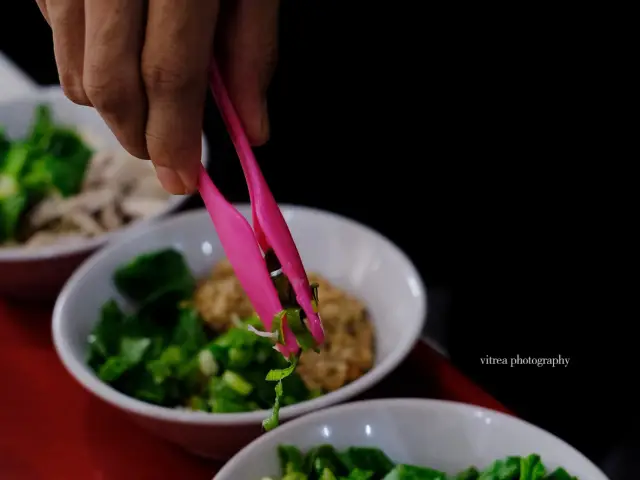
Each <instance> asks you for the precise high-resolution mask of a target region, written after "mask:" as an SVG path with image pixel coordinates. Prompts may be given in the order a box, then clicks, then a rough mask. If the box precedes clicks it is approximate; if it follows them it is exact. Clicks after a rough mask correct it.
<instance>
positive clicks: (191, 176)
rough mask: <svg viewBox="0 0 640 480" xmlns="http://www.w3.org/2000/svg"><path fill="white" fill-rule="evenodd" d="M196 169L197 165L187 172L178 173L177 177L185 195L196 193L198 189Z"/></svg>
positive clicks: (181, 170) (180, 171)
mask: <svg viewBox="0 0 640 480" xmlns="http://www.w3.org/2000/svg"><path fill="white" fill-rule="evenodd" d="M198 168H199V165H196V168H195V169H194V168H190V169H188V170H183V169H180V170H179V171H178V175H179V176H180V179H181V181H182V184H183V185H184V190H185V193H186V194H191V193H193V192H195V191H196V189H197V188H198Z"/></svg>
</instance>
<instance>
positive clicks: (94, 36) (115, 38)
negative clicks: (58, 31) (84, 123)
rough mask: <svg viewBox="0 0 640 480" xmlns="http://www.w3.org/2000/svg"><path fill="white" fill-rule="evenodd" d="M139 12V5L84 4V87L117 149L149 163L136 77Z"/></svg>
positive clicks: (137, 1)
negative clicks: (112, 134)
mask: <svg viewBox="0 0 640 480" xmlns="http://www.w3.org/2000/svg"><path fill="white" fill-rule="evenodd" d="M144 9H145V5H144V0H85V23H86V34H85V55H84V59H85V60H84V71H83V86H84V91H85V92H86V94H87V97H88V98H89V100H90V101H91V103H92V104H93V106H94V107H95V108H96V109H97V110H98V112H100V115H101V116H102V118H103V119H104V120H105V122H107V124H108V125H109V127H110V128H111V130H112V131H113V133H114V134H115V136H116V137H117V138H118V140H119V141H120V143H121V144H122V146H123V147H124V148H125V149H126V150H127V151H128V152H129V153H131V154H132V155H134V156H136V157H138V158H147V159H148V158H149V154H148V153H147V146H146V145H147V143H146V139H145V136H144V131H145V124H146V119H147V99H146V96H145V92H144V88H143V84H142V75H141V73H140V55H141V53H142V43H143V39H144V20H145V19H144V13H145V12H144Z"/></svg>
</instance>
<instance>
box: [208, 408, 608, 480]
mask: <svg viewBox="0 0 640 480" xmlns="http://www.w3.org/2000/svg"><path fill="white" fill-rule="evenodd" d="M368 408H378V409H385V410H387V409H389V410H391V409H394V410H402V409H408V408H416V409H423V410H427V409H440V410H441V411H442V413H443V414H449V413H450V414H451V415H452V416H457V415H466V414H468V413H470V412H473V413H474V415H479V416H485V417H486V416H492V417H494V418H497V419H498V420H499V421H504V422H511V423H515V424H518V425H520V426H521V427H522V428H523V429H528V430H529V432H530V433H535V434H539V435H542V436H545V437H547V439H548V440H549V441H553V442H555V443H557V444H561V445H563V446H564V447H565V448H567V449H568V450H570V451H572V452H573V454H574V455H576V457H577V458H580V460H581V461H582V462H583V463H584V464H585V468H586V467H587V466H588V468H589V469H590V470H592V471H593V473H594V476H593V477H592V478H589V480H608V478H607V476H606V475H605V474H604V473H603V472H602V470H600V468H599V467H598V466H597V465H596V464H595V463H593V462H592V461H591V460H590V459H589V458H587V457H586V456H585V455H584V454H583V453H582V452H580V451H579V450H578V449H576V448H575V447H574V446H572V445H571V444H569V443H567V442H565V441H564V440H562V439H561V438H560V437H558V436H556V435H554V434H553V433H551V432H549V431H548V430H545V429H544V428H541V427H539V426H537V425H534V424H533V423H530V422H528V421H526V420H524V419H522V418H519V417H517V416H515V415H510V414H508V413H503V412H499V411H497V410H493V409H491V408H486V407H481V406H478V405H474V404H471V403H464V402H458V401H454V400H441V399H434V398H381V399H375V400H360V401H357V402H349V403H345V404H342V405H335V406H332V407H330V408H326V409H323V410H319V411H316V412H312V413H310V414H309V415H305V416H303V417H300V418H296V419H295V420H292V421H290V422H287V423H286V424H284V425H282V426H280V427H278V428H277V429H275V430H273V431H270V432H267V433H265V434H263V435H261V436H260V437H258V438H256V439H255V440H253V441H252V442H251V443H249V444H248V445H246V446H245V447H243V448H242V450H240V451H239V452H238V453H236V454H235V455H234V456H233V457H231V459H229V461H228V462H227V463H225V464H224V466H223V467H222V468H221V469H220V471H218V472H217V473H216V474H215V476H214V478H213V480H218V479H219V480H223V479H225V478H231V474H233V471H234V469H236V468H237V466H238V465H240V464H241V463H243V462H246V461H249V460H250V459H251V457H252V455H253V453H254V450H255V449H256V448H258V447H260V446H263V445H264V444H269V443H271V442H272V441H273V440H274V439H275V438H277V437H279V436H282V437H283V438H285V437H287V435H288V433H289V432H291V431H292V430H296V429H299V428H304V427H311V426H313V425H316V424H318V423H320V422H322V421H325V420H328V419H330V418H331V417H333V416H334V415H336V414H339V413H343V412H354V413H355V412H356V411H359V410H362V409H368ZM273 454H274V455H276V452H275V450H274V452H273ZM543 460H544V459H543ZM585 480H587V479H585Z"/></svg>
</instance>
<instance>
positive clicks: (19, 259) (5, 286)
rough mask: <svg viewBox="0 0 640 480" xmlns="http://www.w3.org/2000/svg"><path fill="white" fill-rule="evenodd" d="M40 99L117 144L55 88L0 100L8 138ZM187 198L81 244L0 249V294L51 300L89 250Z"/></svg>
mask: <svg viewBox="0 0 640 480" xmlns="http://www.w3.org/2000/svg"><path fill="white" fill-rule="evenodd" d="M41 103H45V104H47V105H49V106H50V107H51V111H52V114H53V116H54V119H55V120H56V121H57V122H59V123H62V124H65V125H70V126H75V127H77V128H79V129H80V130H81V132H89V133H90V134H91V136H92V140H96V141H98V143H99V144H100V145H104V146H105V147H107V148H110V147H117V146H119V143H118V140H117V139H116V137H115V136H114V135H113V133H111V130H109V127H108V126H107V124H106V123H104V121H103V120H102V118H101V117H100V115H99V114H98V113H97V112H96V110H95V109H93V108H90V107H83V106H80V105H76V104H74V103H73V102H71V101H70V100H69V99H67V97H65V96H64V93H63V92H62V89H61V88H60V87H57V86H55V87H47V88H42V89H38V90H36V91H35V92H34V93H30V94H24V95H18V96H14V97H12V98H10V99H4V100H2V101H0V126H1V127H2V128H4V130H5V133H6V134H7V136H8V137H9V138H19V137H22V136H24V135H25V134H26V133H27V132H28V130H29V127H30V125H31V123H32V120H33V116H34V112H35V109H36V107H37V106H38V105H39V104H41ZM93 137H95V138H93ZM207 158H208V153H207V144H206V140H205V138H204V136H203V137H202V159H203V160H202V161H203V163H205V164H206V161H207ZM188 198H189V197H188V196H186V195H184V196H183V195H173V196H171V197H170V198H169V199H168V200H167V205H166V207H165V208H164V209H163V210H162V211H160V212H159V213H158V214H157V215H154V217H152V218H149V219H145V220H141V221H137V222H133V223H131V224H130V225H128V226H126V227H124V228H122V229H120V230H117V231H114V232H110V233H108V234H105V235H100V236H97V237H94V238H91V239H87V240H85V241H82V242H78V243H73V244H66V245H65V244H64V243H61V244H57V245H52V246H46V247H42V248H30V249H26V248H21V247H16V248H4V247H2V248H0V272H2V274H1V275H0V295H8V296H12V297H20V298H44V299H47V298H55V296H56V295H57V293H58V292H59V291H60V288H61V287H62V285H63V284H64V282H65V281H66V280H67V279H68V278H69V276H70V275H71V273H72V272H73V270H75V269H76V267H77V266H78V265H79V264H80V263H81V262H82V261H83V260H84V259H85V258H86V257H87V256H89V254H91V253H92V252H93V251H95V250H96V249H97V248H99V247H101V246H102V245H104V244H105V242H107V241H108V240H110V239H111V238H114V237H115V236H117V235H120V234H122V233H123V232H126V231H128V230H131V229H133V228H138V227H140V226H141V225H143V224H144V223H147V222H149V221H152V220H153V219H155V218H157V217H159V216H163V215H166V214H167V213H169V212H172V211H174V210H176V209H177V208H178V207H179V206H180V205H182V203H184V202H185V201H186V200H187V199H188Z"/></svg>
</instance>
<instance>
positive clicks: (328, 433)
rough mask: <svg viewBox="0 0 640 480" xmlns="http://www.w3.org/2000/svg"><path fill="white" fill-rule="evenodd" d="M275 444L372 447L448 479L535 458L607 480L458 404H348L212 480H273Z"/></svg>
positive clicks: (262, 445) (509, 421)
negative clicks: (512, 459)
mask: <svg viewBox="0 0 640 480" xmlns="http://www.w3.org/2000/svg"><path fill="white" fill-rule="evenodd" d="M283 443H286V444H290V445H295V446H297V447H298V448H302V449H304V450H306V449H309V448H310V447H313V446H315V445H318V444H327V443H328V444H332V445H334V446H335V447H336V448H338V449H344V448H347V447H350V446H370V447H377V448H381V449H382V450H383V451H384V452H385V453H386V454H387V455H388V456H389V457H390V458H391V459H392V460H393V461H395V462H398V463H409V464H414V465H422V466H428V467H431V468H435V469H437V470H441V471H444V472H446V473H448V474H455V473H458V472H460V471H462V470H464V469H466V468H467V467H469V466H471V465H474V466H476V467H477V468H485V467H487V466H489V465H490V464H491V463H492V462H493V461H494V460H497V459H499V458H503V457H506V456H509V455H529V454H531V453H537V454H538V455H540V456H541V457H542V461H543V463H544V464H545V465H546V466H547V468H549V469H554V468H557V467H559V466H561V467H564V468H565V469H566V470H567V471H568V472H569V473H571V474H572V475H575V476H577V477H578V478H579V479H580V480H607V477H606V476H605V475H604V474H603V473H602V472H601V471H600V470H599V469H598V468H597V467H596V466H595V465H594V464H593V463H591V462H590V461H589V460H588V459H587V458H586V457H585V456H584V455H582V454H581V453H580V452H578V451H577V450H576V449H574V448H573V447H571V446H570V445H568V444H567V443H565V442H564V441H562V440H560V439H559V438H558V437H556V436H554V435H552V434H551V433H549V432H547V431H545V430H542V429H540V428H538V427H536V426H534V425H531V424H530V423H527V422H525V421H522V420H520V419H518V418H516V417H512V416H509V415H505V414H503V413H499V412H496V411H494V410H489V409H486V408H481V407H476V406H473V405H466V404H463V403H456V402H448V401H442V400H414V399H390V400H373V401H365V402H356V403H351V404H347V405H341V406H338V407H334V408H330V409H327V410H323V411H321V412H316V413H314V414H312V415H308V416H306V417H304V418H300V419H298V420H296V421H293V422H291V423H289V424H287V425H284V426H282V427H281V428H278V429H276V430H274V431H273V432H270V433H268V434H266V435H264V436H263V437H261V438H259V439H257V440H256V441H254V442H253V443H251V444H250V445H248V446H247V447H246V448H244V449H243V450H242V451H241V452H240V453H238V454H237V455H236V456H235V457H233V458H232V459H231V460H230V461H229V463H227V465H225V467H224V468H223V469H222V470H221V471H220V472H219V473H218V474H217V475H216V476H215V478H214V480H260V479H261V478H264V477H268V476H273V477H274V478H280V477H279V476H278V474H279V467H278V459H277V456H276V447H277V446H278V445H279V444H283Z"/></svg>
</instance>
